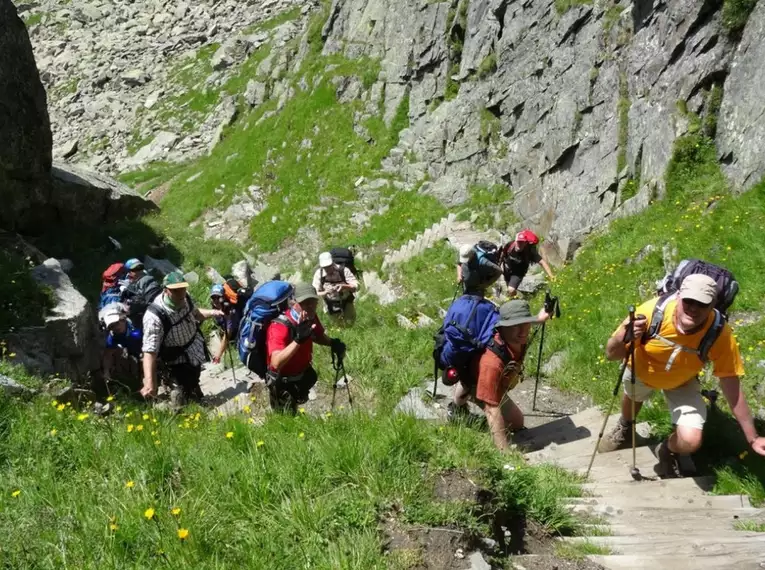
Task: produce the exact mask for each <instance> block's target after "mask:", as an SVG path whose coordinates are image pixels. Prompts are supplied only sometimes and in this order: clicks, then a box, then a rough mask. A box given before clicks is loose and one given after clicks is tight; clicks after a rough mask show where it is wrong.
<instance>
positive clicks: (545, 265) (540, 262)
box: [539, 258, 555, 281]
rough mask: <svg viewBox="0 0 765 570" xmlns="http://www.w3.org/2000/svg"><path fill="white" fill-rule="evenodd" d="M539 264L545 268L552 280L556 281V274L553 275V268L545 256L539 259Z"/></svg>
mask: <svg viewBox="0 0 765 570" xmlns="http://www.w3.org/2000/svg"><path fill="white" fill-rule="evenodd" d="M539 265H541V266H542V269H544V270H545V273H547V276H548V277H549V278H550V281H555V275H553V272H552V269H550V264H549V263H547V262H546V261H545V259H544V258H542V259H540V260H539Z"/></svg>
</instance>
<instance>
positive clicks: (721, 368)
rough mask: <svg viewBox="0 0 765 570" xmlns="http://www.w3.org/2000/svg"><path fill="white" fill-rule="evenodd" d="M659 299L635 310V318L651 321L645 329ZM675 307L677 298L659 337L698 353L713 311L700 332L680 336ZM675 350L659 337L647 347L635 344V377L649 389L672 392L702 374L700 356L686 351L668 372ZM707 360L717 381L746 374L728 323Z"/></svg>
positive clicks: (667, 309) (669, 305)
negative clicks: (641, 317) (675, 318)
mask: <svg viewBox="0 0 765 570" xmlns="http://www.w3.org/2000/svg"><path fill="white" fill-rule="evenodd" d="M658 300H659V299H658V298H656V299H651V300H650V301H647V302H646V303H643V304H642V305H640V306H639V307H638V308H637V309H636V310H635V314H636V315H645V316H646V318H647V320H648V322H647V323H646V330H647V329H648V327H650V326H651V316H652V315H653V309H654V307H655V306H656V303H657V302H658ZM676 305H677V299H672V300H671V301H669V302H668V303H667V305H666V307H665V308H664V319H663V320H662V323H661V329H660V330H659V335H661V336H663V337H664V338H666V339H668V340H671V341H672V342H675V343H677V344H681V345H683V346H685V347H687V348H690V349H693V350H696V349H698V348H699V344H700V343H701V339H702V338H703V337H704V333H706V332H707V330H708V329H709V328H710V327H711V326H712V324H713V323H714V312H712V313H710V315H709V319H708V320H707V323H706V325H704V327H703V328H702V329H701V330H700V331H698V332H695V333H693V334H680V333H679V332H678V331H677V329H676V328H675V324H674V318H673V316H674V313H675V306H676ZM673 350H674V347H672V346H669V345H668V344H666V343H664V342H662V341H661V340H660V339H658V338H652V339H651V340H649V341H648V342H647V343H645V344H642V343H640V342H638V343H636V344H635V375H636V376H637V377H638V378H640V380H641V381H642V382H643V383H644V384H645V385H646V386H650V387H651V388H656V389H658V390H672V389H673V388H677V387H679V386H682V385H683V384H685V383H686V382H688V381H689V380H691V379H692V378H693V377H695V376H696V375H697V374H698V373H699V372H701V370H702V369H703V367H704V365H703V363H702V362H701V359H700V358H699V357H698V355H696V354H694V353H692V352H685V351H684V350H681V351H680V352H679V353H678V354H677V356H676V357H675V361H674V362H673V363H672V367H671V368H670V369H669V370H668V371H667V370H665V366H666V365H667V362H668V361H669V358H670V356H671V355H672V351H673ZM707 358H708V359H709V360H710V361H712V363H713V364H714V375H715V376H717V377H718V378H726V377H729V376H743V375H744V365H743V362H742V360H741V353H740V352H739V350H738V345H737V344H736V339H734V338H733V331H732V330H731V328H730V325H728V323H725V325H724V327H723V330H722V332H721V333H720V336H719V338H718V339H717V340H716V341H715V343H714V344H713V345H712V347H711V348H710V349H709V353H708V355H707Z"/></svg>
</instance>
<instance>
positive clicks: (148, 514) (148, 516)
mask: <svg viewBox="0 0 765 570" xmlns="http://www.w3.org/2000/svg"><path fill="white" fill-rule="evenodd" d="M143 516H145V517H146V520H149V521H150V520H151V519H153V518H154V508H153V507H149V508H148V509H146V510H145V511H144V513H143Z"/></svg>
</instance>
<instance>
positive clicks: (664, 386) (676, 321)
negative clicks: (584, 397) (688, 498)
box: [598, 274, 765, 477]
mask: <svg viewBox="0 0 765 570" xmlns="http://www.w3.org/2000/svg"><path fill="white" fill-rule="evenodd" d="M716 298H717V286H716V282H715V280H714V279H712V278H711V277H707V276H706V275H700V274H694V275H689V276H688V277H686V278H685V279H684V280H683V283H682V285H681V286H680V290H679V291H678V293H677V295H673V296H672V297H669V298H665V299H660V298H656V299H652V300H650V301H648V302H646V303H644V304H643V305H641V306H640V307H638V308H637V310H636V315H637V319H636V320H635V324H634V333H635V338H636V340H635V363H634V366H635V387H634V394H633V389H632V384H631V377H632V371H631V370H630V368H629V367H626V368H625V370H624V376H623V382H624V397H623V398H622V409H621V412H622V415H621V418H619V422H618V423H617V425H616V427H615V428H614V429H613V430H612V431H611V432H610V433H609V434H608V435H606V437H604V438H603V439H602V441H601V443H600V445H599V447H598V451H600V452H601V453H604V452H608V451H615V450H617V449H622V448H626V447H629V446H630V445H631V443H632V434H631V432H632V422H633V421H635V418H634V417H633V416H632V400H633V399H634V400H635V415H637V414H638V412H639V411H640V408H641V406H642V404H643V402H644V401H645V400H646V399H647V398H648V397H649V396H650V395H651V393H652V392H653V391H654V390H661V391H663V392H664V397H665V398H666V400H667V405H668V406H669V409H670V412H671V414H672V424H673V425H675V426H676V429H675V431H674V432H673V433H672V435H670V437H669V438H668V439H667V440H666V441H663V442H662V443H661V444H660V445H659V447H658V448H657V456H658V458H659V463H660V466H661V470H662V471H663V473H661V474H662V475H663V476H665V477H677V476H680V471H679V468H678V463H677V456H678V454H690V453H693V452H695V451H696V450H697V449H699V447H700V446H701V436H702V429H703V427H704V422H705V421H706V412H707V409H706V405H705V403H704V399H703V398H702V396H701V386H700V383H699V380H698V377H697V375H698V373H699V372H701V370H702V369H703V368H704V364H705V361H711V362H712V363H713V365H714V374H715V376H717V378H718V379H719V381H720V386H721V388H722V392H723V394H724V395H725V398H726V400H727V401H728V403H729V404H730V408H731V410H732V411H733V415H734V416H735V417H736V419H737V420H738V423H739V425H740V426H741V429H742V430H743V432H744V435H745V436H746V440H747V441H748V442H749V445H750V446H751V447H752V449H753V450H754V451H755V452H756V453H758V454H760V455H765V437H758V435H757V431H756V430H755V426H754V421H753V420H752V415H751V412H750V411H749V406H748V405H747V403H746V399H745V397H744V392H743V390H742V388H741V382H740V380H739V377H740V376H742V375H743V374H744V367H743V364H742V361H741V354H740V352H739V350H738V345H737V343H736V340H735V339H734V338H733V332H732V331H731V328H730V326H729V325H728V323H726V322H725V321H724V320H723V319H722V318H721V316H720V315H719V313H718V312H717V311H716V310H715V309H714V303H715V299H716ZM657 304H658V305H659V307H658V308H659V310H658V311H655V309H657ZM661 309H663V310H661ZM643 317H645V318H643ZM654 318H656V321H657V323H656V324H655V326H654V327H652V326H651V324H652V322H651V321H652V319H654ZM628 325H629V318H628V319H625V321H624V322H622V323H621V325H620V326H619V328H618V329H616V331H614V333H613V334H612V335H611V338H609V339H608V343H607V344H606V357H607V358H608V359H609V360H623V359H625V358H626V357H627V354H628V347H629V343H625V342H624V338H625V333H626V331H627V328H628ZM708 333H709V334H708ZM641 337H645V338H641ZM710 343H711V345H710Z"/></svg>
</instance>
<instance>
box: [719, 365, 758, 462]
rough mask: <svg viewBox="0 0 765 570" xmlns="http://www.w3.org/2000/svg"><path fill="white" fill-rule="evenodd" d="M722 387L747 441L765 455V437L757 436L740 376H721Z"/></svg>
mask: <svg viewBox="0 0 765 570" xmlns="http://www.w3.org/2000/svg"><path fill="white" fill-rule="evenodd" d="M720 387H721V388H722V392H723V395H724V396H725V399H726V400H728V404H729V405H730V409H731V411H732V412H733V415H734V416H736V419H737V420H738V423H739V425H740V426H741V430H742V431H743V432H744V437H745V438H746V441H747V443H749V446H750V447H752V448H753V449H754V450H755V451H756V452H757V453H759V454H760V455H765V438H762V437H758V436H757V429H756V428H755V426H754V420H753V419H752V413H751V411H750V410H749V405H748V404H747V403H746V396H744V390H743V388H742V387H741V380H739V378H738V376H728V377H727V378H720Z"/></svg>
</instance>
